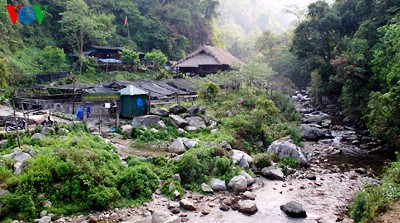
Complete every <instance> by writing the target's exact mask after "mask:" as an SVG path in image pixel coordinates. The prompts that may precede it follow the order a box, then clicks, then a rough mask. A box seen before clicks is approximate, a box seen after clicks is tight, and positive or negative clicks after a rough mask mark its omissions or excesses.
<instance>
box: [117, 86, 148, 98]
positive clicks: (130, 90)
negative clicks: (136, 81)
mask: <svg viewBox="0 0 400 223" xmlns="http://www.w3.org/2000/svg"><path fill="white" fill-rule="evenodd" d="M119 93H121V95H129V96H133V95H144V94H148V93H147V92H146V91H144V90H142V89H140V88H137V87H135V86H133V85H129V86H128V87H126V88H124V89H122V90H120V91H119Z"/></svg>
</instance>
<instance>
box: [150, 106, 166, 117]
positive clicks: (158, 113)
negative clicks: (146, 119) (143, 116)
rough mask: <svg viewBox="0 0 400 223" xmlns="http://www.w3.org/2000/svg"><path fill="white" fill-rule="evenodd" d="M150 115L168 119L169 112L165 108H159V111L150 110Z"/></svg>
mask: <svg viewBox="0 0 400 223" xmlns="http://www.w3.org/2000/svg"><path fill="white" fill-rule="evenodd" d="M150 114H151V115H158V116H161V117H168V116H169V111H168V109H166V108H160V109H156V110H152V111H150Z"/></svg>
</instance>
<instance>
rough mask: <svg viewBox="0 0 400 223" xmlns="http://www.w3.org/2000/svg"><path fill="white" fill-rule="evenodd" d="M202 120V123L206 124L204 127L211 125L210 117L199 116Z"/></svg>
mask: <svg viewBox="0 0 400 223" xmlns="http://www.w3.org/2000/svg"><path fill="white" fill-rule="evenodd" d="M200 117H201V118H202V119H203V121H204V122H205V123H206V125H210V124H211V120H212V117H211V115H207V114H206V115H202V116H200Z"/></svg>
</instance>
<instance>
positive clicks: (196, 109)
mask: <svg viewBox="0 0 400 223" xmlns="http://www.w3.org/2000/svg"><path fill="white" fill-rule="evenodd" d="M187 112H188V113H189V114H191V115H195V114H196V113H197V112H199V106H197V105H192V106H190V107H189V108H188V109H187Z"/></svg>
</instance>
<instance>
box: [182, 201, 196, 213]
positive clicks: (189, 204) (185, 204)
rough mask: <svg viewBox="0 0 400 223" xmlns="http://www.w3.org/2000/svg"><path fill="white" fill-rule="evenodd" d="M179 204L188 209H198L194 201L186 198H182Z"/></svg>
mask: <svg viewBox="0 0 400 223" xmlns="http://www.w3.org/2000/svg"><path fill="white" fill-rule="evenodd" d="M179 204H180V205H181V207H182V208H184V209H186V210H188V211H195V210H196V209H197V207H196V206H195V205H194V204H193V203H192V202H190V201H189V200H186V199H182V200H180V201H179Z"/></svg>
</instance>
